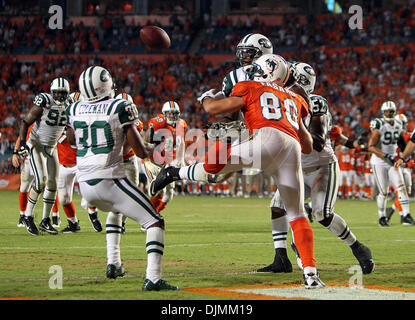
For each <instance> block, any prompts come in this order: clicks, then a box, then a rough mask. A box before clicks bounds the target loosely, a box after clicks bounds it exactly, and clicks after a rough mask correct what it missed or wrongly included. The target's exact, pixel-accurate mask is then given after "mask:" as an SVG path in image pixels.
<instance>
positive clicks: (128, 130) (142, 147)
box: [124, 124, 154, 159]
mask: <svg viewBox="0 0 415 320" xmlns="http://www.w3.org/2000/svg"><path fill="white" fill-rule="evenodd" d="M124 132H125V137H126V141H127V143H128V145H129V146H131V148H133V150H134V152H135V154H136V155H137V157H139V158H141V159H145V158H148V157H149V156H151V155H152V154H153V151H154V145H153V144H150V143H147V142H144V140H143V138H142V137H141V135H140V134H139V133H138V131H137V128H136V127H135V125H134V124H129V125H126V126H124Z"/></svg>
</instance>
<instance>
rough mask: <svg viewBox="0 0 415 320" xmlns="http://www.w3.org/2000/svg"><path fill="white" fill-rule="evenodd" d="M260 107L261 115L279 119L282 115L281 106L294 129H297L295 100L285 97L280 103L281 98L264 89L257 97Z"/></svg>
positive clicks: (266, 117) (268, 118)
mask: <svg viewBox="0 0 415 320" xmlns="http://www.w3.org/2000/svg"><path fill="white" fill-rule="evenodd" d="M259 102H260V105H261V107H262V116H263V117H264V118H265V119H267V120H274V121H279V120H281V119H282V118H283V117H284V115H283V114H284V112H283V109H282V106H284V109H285V115H286V118H287V120H288V122H289V123H290V124H291V125H292V126H293V128H294V129H295V130H298V129H299V125H298V107H297V105H296V104H295V101H294V100H292V99H290V98H287V99H285V100H284V101H283V102H282V103H281V100H280V99H279V98H278V97H277V96H276V95H275V94H274V93H272V92H268V91H265V92H264V93H263V94H261V96H260V97H259Z"/></svg>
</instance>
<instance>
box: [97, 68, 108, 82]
mask: <svg viewBox="0 0 415 320" xmlns="http://www.w3.org/2000/svg"><path fill="white" fill-rule="evenodd" d="M99 78H100V80H101V81H102V82H107V81H108V80H109V79H110V74H109V73H108V71H107V70H102V71H101V73H100V75H99Z"/></svg>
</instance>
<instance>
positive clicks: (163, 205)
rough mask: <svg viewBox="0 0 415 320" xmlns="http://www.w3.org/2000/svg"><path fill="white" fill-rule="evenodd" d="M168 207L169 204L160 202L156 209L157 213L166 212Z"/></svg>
mask: <svg viewBox="0 0 415 320" xmlns="http://www.w3.org/2000/svg"><path fill="white" fill-rule="evenodd" d="M166 206H167V202H164V201H163V200H162V201H159V203H158V205H157V207H156V211H157V212H158V213H159V212H161V211H162V210H164V209H165V208H166Z"/></svg>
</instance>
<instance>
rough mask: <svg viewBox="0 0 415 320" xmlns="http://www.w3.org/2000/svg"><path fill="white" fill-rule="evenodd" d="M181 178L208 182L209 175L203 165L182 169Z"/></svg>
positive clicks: (180, 171) (198, 164)
mask: <svg viewBox="0 0 415 320" xmlns="http://www.w3.org/2000/svg"><path fill="white" fill-rule="evenodd" d="M179 176H180V179H186V180H190V181H204V182H208V173H207V172H206V170H205V169H204V164H203V163H197V164H194V165H191V166H187V167H182V168H180V170H179Z"/></svg>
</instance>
